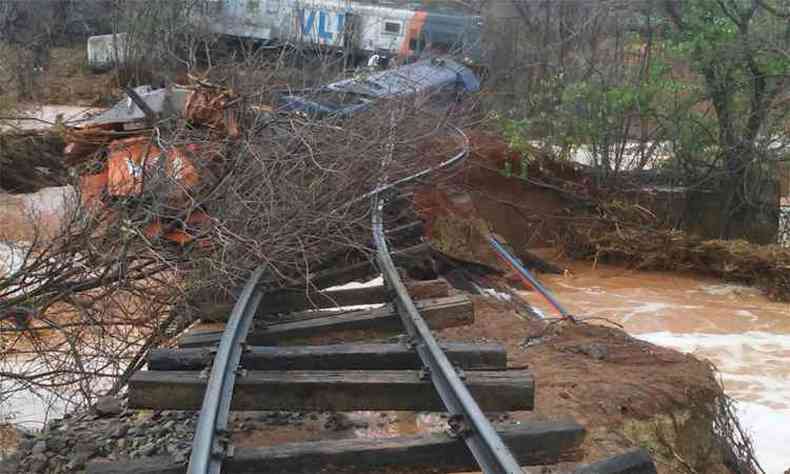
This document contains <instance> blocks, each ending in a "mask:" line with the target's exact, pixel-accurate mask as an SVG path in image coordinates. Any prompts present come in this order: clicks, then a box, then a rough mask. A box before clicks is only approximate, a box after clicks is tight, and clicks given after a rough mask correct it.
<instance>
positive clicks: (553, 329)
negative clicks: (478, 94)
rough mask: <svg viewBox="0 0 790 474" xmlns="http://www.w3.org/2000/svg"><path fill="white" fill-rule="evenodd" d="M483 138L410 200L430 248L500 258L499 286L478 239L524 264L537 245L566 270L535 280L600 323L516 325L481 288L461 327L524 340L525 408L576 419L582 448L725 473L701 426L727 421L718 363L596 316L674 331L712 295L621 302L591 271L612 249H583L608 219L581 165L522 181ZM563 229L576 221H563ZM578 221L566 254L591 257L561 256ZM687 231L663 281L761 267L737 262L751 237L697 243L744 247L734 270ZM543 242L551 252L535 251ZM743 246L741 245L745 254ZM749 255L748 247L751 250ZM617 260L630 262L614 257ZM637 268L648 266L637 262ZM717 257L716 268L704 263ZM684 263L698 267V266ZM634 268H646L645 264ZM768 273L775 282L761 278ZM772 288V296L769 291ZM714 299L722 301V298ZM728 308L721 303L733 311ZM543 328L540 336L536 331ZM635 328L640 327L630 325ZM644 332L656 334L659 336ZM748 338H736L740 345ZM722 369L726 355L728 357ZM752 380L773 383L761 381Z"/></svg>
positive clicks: (708, 430)
mask: <svg viewBox="0 0 790 474" xmlns="http://www.w3.org/2000/svg"><path fill="white" fill-rule="evenodd" d="M490 138H491V137H486V136H477V137H475V141H476V142H477V143H478V146H476V148H475V150H476V153H475V156H473V159H472V160H470V163H469V165H468V167H467V168H466V169H465V170H464V172H463V173H460V174H459V175H457V176H456V177H455V178H454V179H453V180H452V181H450V182H445V183H443V186H439V187H436V186H433V187H431V188H428V189H424V190H422V191H421V192H419V193H418V194H417V201H418V204H419V206H420V207H421V209H422V213H423V216H424V217H425V219H426V220H427V229H428V232H429V234H430V236H431V238H432V241H433V242H434V244H435V246H436V247H437V248H438V249H440V250H442V251H443V252H445V253H447V254H449V255H450V256H452V257H454V258H456V259H459V260H464V261H471V262H475V263H482V264H485V265H489V266H492V267H495V268H500V269H501V270H502V272H503V275H502V277H495V276H489V277H488V279H489V281H490V282H491V283H492V284H494V283H498V284H499V285H500V287H503V286H504V287H507V286H508V285H509V286H511V287H514V288H517V289H524V288H523V286H521V285H522V282H521V281H519V279H518V278H516V277H515V275H513V274H511V273H508V271H507V269H504V268H502V267H501V265H500V262H499V261H498V260H497V258H496V256H495V255H494V254H493V252H491V250H490V248H489V245H488V243H487V242H486V239H485V236H486V233H487V232H489V231H490V232H494V233H496V234H498V235H500V236H501V237H502V238H503V239H504V240H506V241H507V242H508V243H509V244H510V246H511V248H512V250H513V251H514V252H515V253H516V254H517V255H519V256H520V257H521V258H522V260H524V261H527V262H529V261H533V262H535V260H534V257H535V254H538V255H542V256H548V257H549V260H550V261H551V263H557V264H558V265H557V266H558V267H559V268H560V269H561V270H565V274H564V275H562V274H560V275H543V276H542V277H541V278H542V279H543V280H544V281H545V282H546V283H547V284H548V285H549V287H550V288H552V289H555V290H556V291H559V292H560V294H559V296H560V299H561V300H562V301H563V302H564V303H565V304H566V305H568V306H570V307H571V310H572V311H573V313H574V314H577V315H579V316H582V317H590V316H593V317H594V318H595V319H590V320H589V322H590V323H592V324H599V326H581V327H575V326H573V325H571V324H569V323H562V324H561V325H549V326H548V329H546V326H544V325H545V323H537V322H530V323H529V324H528V325H526V326H520V325H519V324H516V323H515V322H514V320H515V319H517V316H516V314H515V313H514V311H513V307H510V308H509V307H507V305H505V306H503V305H504V303H502V302H499V303H497V302H495V301H494V300H491V299H486V300H481V301H480V302H479V304H481V305H484V306H485V305H489V306H491V307H492V308H494V309H491V311H489V312H490V313H492V314H491V315H489V316H488V317H486V318H479V319H478V322H477V323H476V326H475V328H474V329H472V331H470V334H471V336H470V337H483V338H491V339H495V340H509V341H511V342H510V343H511V344H514V345H515V346H523V345H524V341H525V340H529V342H528V348H526V349H525V350H522V351H521V352H519V351H517V350H513V351H512V353H513V354H522V356H523V358H521V359H520V360H521V363H523V364H528V365H529V366H530V368H531V369H532V370H533V371H534V372H535V376H536V380H538V383H541V381H542V382H543V383H542V384H541V385H540V389H539V390H538V393H539V395H538V402H537V403H538V410H537V414H538V416H540V415H545V414H547V415H557V414H558V413H560V412H562V411H566V412H568V413H571V414H573V415H574V416H576V417H577V418H578V419H579V420H580V421H581V422H582V423H584V424H586V425H587V427H588V430H589V433H590V435H589V436H588V439H587V442H586V448H587V456H595V455H600V454H602V453H612V452H613V451H615V452H616V451H618V450H622V449H624V448H625V447H627V446H633V445H641V446H645V447H648V448H649V449H650V450H651V452H653V454H654V455H655V456H656V458H657V461H658V464H659V469H660V470H661V471H663V472H728V471H727V470H726V468H724V467H723V464H722V462H723V460H724V457H725V456H727V455H728V454H727V450H726V449H721V445H720V444H718V443H719V441H720V440H718V439H716V437H715V436H713V433H714V431H713V428H714V421H725V422H726V423H738V420H737V418H733V417H732V416H731V413H730V414H727V413H724V411H726V409H727V407H726V406H724V405H717V404H716V403H715V401H716V400H721V401H723V400H727V398H725V397H721V395H722V394H723V392H722V389H721V388H720V387H719V385H718V384H717V383H716V378H717V377H718V375H717V374H716V373H715V372H714V369H713V368H712V367H711V366H710V365H709V364H708V362H707V360H702V359H698V358H695V357H692V356H688V355H684V354H682V353H680V352H677V351H676V350H673V349H669V348H660V347H658V346H652V345H648V344H646V343H645V342H644V341H640V340H637V339H634V338H633V337H631V336H629V335H628V334H626V333H625V332H623V331H621V330H619V329H612V328H604V327H602V326H600V324H603V325H609V323H608V322H606V321H605V319H609V320H613V321H615V322H616V323H623V324H625V327H626V329H627V330H628V331H629V332H630V331H631V329H632V328H631V327H630V326H629V324H627V323H628V321H624V320H623V318H624V317H625V319H626V320H628V319H629V317H628V315H632V313H633V314H637V313H638V315H639V316H638V318H633V319H634V320H638V321H640V322H641V323H644V322H645V321H650V323H648V324H650V325H651V327H652V328H653V329H652V331H653V332H654V333H655V332H660V331H661V329H656V328H657V327H659V328H660V327H663V330H664V331H665V332H668V331H671V330H672V329H671V324H667V323H668V322H669V321H676V320H677V321H679V320H680V319H682V320H683V321H684V331H686V334H687V336H688V337H692V338H693V337H695V335H696V334H697V333H696V332H695V331H704V330H706V329H709V326H710V323H711V322H710V321H709V320H708V319H709V318H706V317H705V316H704V315H705V311H706V310H707V309H709V308H708V306H709V305H708V306H706V305H707V303H711V302H710V301H708V302H707V303H705V302H701V301H697V302H698V303H699V305H697V306H695V311H689V310H681V311H679V312H678V308H677V307H675V306H673V308H674V310H673V311H674V312H673V311H669V312H670V313H672V314H675V313H677V314H676V317H675V318H674V319H672V318H670V319H667V314H665V312H662V311H661V310H662V309H663V308H664V307H665V305H663V304H659V305H651V301H652V300H650V301H648V300H644V298H642V299H640V297H639V296H638V295H637V296H636V297H634V298H630V299H628V298H625V299H624V300H623V301H620V299H622V298H621V297H623V296H624V295H623V294H621V293H623V292H622V291H619V290H618V288H616V287H612V288H609V287H607V286H606V282H604V283H600V284H598V285H596V284H595V282H594V280H595V279H596V278H599V277H601V275H600V272H598V271H596V257H598V260H600V261H605V259H606V257H614V256H615V254H614V252H613V251H611V250H609V251H607V249H606V248H605V247H602V248H601V249H599V250H600V252H598V253H597V254H596V253H590V252H588V251H587V250H589V248H595V242H597V241H596V240H595V239H597V238H598V236H600V235H603V234H596V231H603V232H604V233H606V232H608V229H609V227H608V224H610V223H605V224H607V225H604V226H603V227H602V226H600V225H599V221H600V220H601V219H602V217H601V214H600V207H596V205H595V203H596V202H598V200H599V199H600V196H598V195H595V194H594V193H595V190H594V188H592V187H591V185H590V183H589V182H588V181H586V180H585V178H584V177H583V176H581V175H580V174H578V173H577V172H575V171H574V170H573V169H569V168H566V167H564V166H563V165H556V164H555V165H551V164H550V165H549V168H545V167H542V166H541V165H535V167H534V169H533V168H532V167H531V168H530V170H529V173H527V179H526V180H524V179H517V178H513V177H506V176H504V175H503V173H502V169H503V167H502V166H501V165H502V163H503V161H504V160H512V159H514V157H513V156H511V154H510V152H509V151H508V150H507V147H506V146H505V145H504V144H502V143H501V142H498V143H497V142H496V141H494V142H492V141H490ZM551 166H554V168H551ZM573 196H575V197H577V198H579V199H576V198H575V197H573ZM630 209H631V210H633V208H630ZM646 212H648V213H649V210H647V209H646ZM639 222H640V223H641V221H639ZM574 227H578V229H582V230H581V231H578V232H577V231H569V229H573V228H574ZM580 232H581V233H583V234H584V235H586V236H587V237H588V239H587V240H586V241H585V242H584V244H585V245H590V246H591V247H585V252H575V253H574V255H575V256H581V257H584V258H587V257H591V260H593V261H592V262H590V263H589V264H588V263H581V262H580V263H578V265H575V264H574V263H573V262H572V261H570V260H568V259H567V257H568V255H569V254H570V252H569V250H570V248H569V245H570V246H571V247H572V246H573V245H574V242H576V243H578V242H579V241H578V238H579V234H580ZM606 235H608V234H606ZM675 236H676V237H677V236H678V234H676V235H675ZM680 237H681V238H684V234H682V233H681V235H680ZM642 238H643V239H644V240H645V242H644V245H647V246H648V247H650V246H652V247H651V248H652V249H653V250H654V251H653V253H652V254H651V255H653V256H654V257H655V256H656V255H658V256H660V255H661V252H662V250H661V249H662V248H663V247H672V241H671V240H666V239H663V234H662V235H660V236H658V237H657V239H658V240H660V244H656V239H653V240H651V239H646V238H644V237H642ZM685 238H686V242H687V243H689V242H691V244H689V245H685V246H684V245H681V246H679V248H678V249H677V251H676V252H675V253H672V254H669V255H670V257H671V256H673V255H674V256H677V255H680V256H681V257H682V258H679V259H678V260H677V264H676V265H674V266H669V267H667V266H664V267H661V266H659V267H658V268H670V269H671V270H678V269H682V270H684V273H682V274H680V273H668V272H664V273H663V274H660V275H661V278H663V280H662V281H665V282H672V281H673V279H674V278H676V277H677V278H683V279H685V280H684V283H680V284H682V285H685V287H684V288H685V289H684V291H685V290H688V291H692V290H693V289H694V288H695V287H696V286H705V284H706V283H707V284H710V281H711V278H710V277H709V276H710V275H715V276H718V277H720V278H724V279H728V280H736V281H746V282H749V283H758V281H757V280H756V279H755V278H753V276H754V275H756V274H757V273H759V272H758V271H757V270H754V268H755V267H749V266H748V264H749V263H748V262H751V263H754V262H756V261H760V259H762V254H770V253H771V252H774V251H775V250H776V249H775V248H770V249H767V250H766V249H765V248H758V247H755V248H754V249H751V250H754V252H751V254H750V255H747V256H746V257H743V254H742V253H738V252H741V251H742V250H743V249H744V248H745V246H744V244H742V243H734V244H730V243H721V242H714V243H708V244H705V245H707V248H716V249H734V250H735V254H736V258H746V259H747V263H744V264H743V265H742V266H740V267H738V266H737V265H736V267H735V268H733V267H732V266H731V264H732V258H730V257H731V255H730V254H725V253H721V252H719V253H713V254H708V256H709V257H710V258H705V256H700V255H699V254H698V253H695V251H693V250H691V251H689V250H688V249H689V247H690V246H691V245H692V244H693V242H695V241H693V240H692V239H688V238H687V236H685ZM662 246H663V247H662ZM547 248H552V250H551V251H548V252H547V251H546V249H547ZM749 250H750V249H746V251H747V252H748V251H749ZM752 256H756V258H753V259H752V258H751V257H752ZM613 260H617V259H614V258H613ZM623 260H625V261H626V262H628V263H636V264H639V263H640V262H635V261H633V260H628V259H620V261H623ZM670 260H671V258H669V259H664V260H660V259H656V258H653V260H652V261H654V262H655V261H658V262H661V261H663V262H668V261H670ZM762 261H764V259H763V260H762ZM600 265H601V264H598V266H600ZM758 265H760V264H759V263H758ZM576 266H582V267H585V268H586V267H591V268H592V270H591V271H592V273H594V275H593V274H589V273H590V272H587V274H585V275H586V276H585V277H584V278H582V279H580V280H579V281H576V279H575V275H574V272H575V271H576ZM780 266H781V264H779V265H776V266H774V267H773V269H772V271H773V273H774V274H775V275H776V278H773V279H767V280H766V279H763V280H761V281H767V282H768V285H767V286H765V285H764V287H772V288H780V289H781V288H782V285H784V283H783V282H784V280H783V278H785V277H783V276H782V272H781V271H780V270H781V269H780V268H779V267H780ZM647 267H648V268H651V267H650V266H649V265H648V266H647ZM606 268H609V269H610V270H611V271H615V272H617V273H624V272H625V273H628V277H626V279H628V280H629V281H630V282H631V283H633V284H632V285H630V286H629V288H637V289H638V287H639V286H640V283H639V281H640V280H639V278H640V275H641V274H642V273H640V271H639V270H636V269H633V270H629V269H628V268H626V267H606ZM717 268H718V269H726V270H727V271H726V272H724V271H716V269H717ZM741 270H743V271H741ZM611 271H610V273H611ZM690 272H696V273H697V276H695V275H694V274H693V273H691V274H690ZM700 274H702V275H707V276H701V275H700ZM645 275H647V274H645ZM651 275H652V274H651ZM681 275H682V277H681ZM604 277H605V275H604ZM645 278H648V279H650V278H652V279H655V278H654V277H647V276H645ZM687 280H688V281H687ZM697 280H699V281H697ZM703 280H705V281H703ZM712 281H715V280H712ZM772 282H776V284H774V285H773V286H771V285H772ZM568 285H570V286H574V285H576V286H579V285H582V286H584V291H582V290H581V289H578V288H577V289H576V290H577V291H576V292H575V293H569V292H567V291H565V292H563V290H566V289H567V288H565V287H566V286H568ZM492 286H496V285H492ZM653 286H655V288H651V291H653V293H658V294H661V287H660V286H658V285H653ZM634 291H636V290H634ZM755 291H758V290H755ZM587 292H592V293H595V295H596V296H600V298H598V299H596V298H592V299H590V298H586V299H585V298H583V297H582V293H585V294H586V293H587ZM516 294H517V295H521V296H522V297H524V298H525V299H526V300H527V301H528V302H529V303H530V304H532V305H533V306H536V307H537V308H538V309H539V310H542V312H543V313H545V314H553V312H552V311H551V310H550V309H548V308H549V307H548V305H546V304H545V303H544V302H543V301H542V300H540V298H539V297H538V296H537V295H536V294H535V293H534V292H516ZM640 294H641V293H640ZM773 295H774V296H776V293H774V294H773ZM654 296H655V295H654ZM683 297H685V298H689V297H692V298H693V296H691V294H688V295H686V296H683V295H674V294H673V295H668V296H667V298H670V299H671V298H676V299H677V298H683ZM618 298H619V299H618ZM713 298H714V299H715V296H714V297H713ZM760 298H762V299H763V300H765V301H763V302H762V303H760V304H762V305H777V303H770V302H768V301H767V300H766V299H765V298H764V297H762V296H760ZM615 300H616V301H615ZM632 300H633V301H632ZM667 304H668V303H667ZM711 304H712V303H711ZM722 304H725V305H726V302H722ZM730 306H731V305H730ZM758 306H759V305H758ZM667 308H669V306H667ZM714 309H715V308H714ZM483 311H484V312H485V310H483ZM743 311H747V309H743ZM734 312H735V310H734V309H733V311H731V313H734ZM767 313H770V314H768V316H770V317H776V316H777V315H778V314H781V313H782V311H779V312H778V313H776V314H774V312H771V311H767ZM785 313H786V312H785ZM695 314H697V317H695V316H694V315H695ZM632 316H633V315H632ZM785 316H787V314H785ZM486 321H489V322H486ZM493 321H495V322H493ZM481 325H483V326H481ZM662 325H663V326H662ZM610 326H611V325H610ZM742 326H743V325H740V326H739V327H740V330H742V331H748V330H749V329H748V327H746V328H744V327H742ZM528 327H529V328H531V329H528ZM530 331H531V332H530ZM544 331H546V334H547V335H548V337H545V338H540V337H537V336H538V335H539V334H541V333H543V332H544ZM636 332H637V333H639V332H645V331H640V330H638V329H636ZM637 337H638V336H637ZM646 337H647V336H646ZM653 339H654V340H656V341H662V340H669V339H671V338H667V337H664V338H663V339H662V338H660V337H657V338H653ZM515 346H514V347H515ZM670 346H674V347H676V348H677V349H681V350H684V352H691V351H688V350H685V349H688V347H686V346H688V344H685V346H684V347H681V346H678V345H676V344H670ZM749 350H750V349H749V348H748V347H745V346H744V351H746V352H748V351H749ZM717 355H719V354H710V353H704V356H705V357H712V358H713V359H714V360H716V361H721V360H722V359H721V358H719V357H717ZM516 360H519V359H514V362H513V363H517V362H515V361H516ZM744 364H746V365H747V366H748V365H749V361H748V359H745V360H740V361H739V369H740V370H741V371H743V370H746V371H747V372H748V371H749V369H748V367H744ZM729 368H731V367H730V366H727V369H729ZM733 375H735V374H733V373H730V372H727V373H724V374H723V377H724V379H725V384H727V385H728V386H730V387H732V386H733V384H732V382H733V378H732V377H733ZM741 388H742V386H741ZM762 389H766V390H771V387H762V388H761V390H762ZM733 393H735V394H736V395H737V396H739V398H740V396H741V395H744V392H743V391H737V390H736V391H734V392H733ZM746 399H748V398H746ZM544 410H545V412H546V413H544ZM749 421H753V420H749ZM765 435H766V433H763V432H761V433H760V436H761V439H759V440H758V441H759V442H758V443H757V444H758V445H759V446H761V447H762V449H763V450H762V451H761V452H758V456H759V457H760V458H761V459H763V460H767V461H768V462H769V463H770V465H771V466H770V468H769V471H768V472H773V471H774V470H776V469H779V468H777V467H776V464H777V462H778V464H779V465H781V461H777V458H776V455H777V453H774V452H773V451H771V449H770V445H771V443H766V442H765V441H766V440H765V439H764V437H765ZM785 464H790V462H787V463H785ZM784 467H786V466H784ZM784 467H783V468H784ZM777 472H781V471H777Z"/></svg>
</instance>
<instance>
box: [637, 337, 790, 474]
mask: <svg viewBox="0 0 790 474" xmlns="http://www.w3.org/2000/svg"><path fill="white" fill-rule="evenodd" d="M636 337H637V338H639V339H642V340H645V341H648V342H651V343H653V344H656V345H661V346H666V347H671V348H674V349H677V350H679V351H682V352H688V353H694V354H697V355H700V356H704V357H707V358H709V359H711V360H712V361H713V362H714V363H716V365H717V366H718V368H719V371H720V372H721V375H722V379H723V382H724V385H725V388H726V389H727V393H729V394H730V395H731V396H732V397H733V398H735V399H736V400H738V415H739V416H738V417H739V419H740V421H741V423H742V424H743V426H744V427H745V428H746V429H747V430H748V431H749V432H750V434H751V435H752V437H753V441H754V446H755V451H756V454H757V458H758V459H759V461H760V463H761V464H762V465H763V468H765V470H766V473H767V474H782V473H784V471H785V469H787V468H788V467H790V450H788V446H790V377H787V361H788V354H790V334H773V333H768V332H762V331H747V332H744V333H742V334H707V333H687V334H678V333H672V332H668V331H662V332H654V333H646V334H638V335H636Z"/></svg>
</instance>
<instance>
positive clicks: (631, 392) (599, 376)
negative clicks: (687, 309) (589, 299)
mask: <svg viewBox="0 0 790 474" xmlns="http://www.w3.org/2000/svg"><path fill="white" fill-rule="evenodd" d="M472 299H473V301H474V304H475V322H474V324H472V325H471V326H466V327H461V328H451V329H445V330H443V331H441V332H440V338H441V339H444V340H454V341H468V342H483V341H496V342H499V343H502V344H503V345H504V346H505V348H506V349H507V352H508V366H509V367H512V368H524V367H526V368H528V369H529V370H530V371H531V372H532V374H533V376H534V377H535V384H536V397H535V411H534V412H518V413H516V414H515V415H514V419H516V420H523V421H527V420H530V419H558V418H563V417H572V418H573V419H575V420H576V421H577V422H579V423H581V424H582V425H583V426H584V427H585V428H586V430H587V433H588V434H587V438H586V440H585V443H584V445H583V448H584V451H585V455H584V459H583V461H584V462H592V461H595V460H598V459H602V458H605V457H607V456H611V455H614V454H617V453H619V452H622V451H626V450H628V449H630V448H634V447H639V446H638V445H637V441H636V440H630V439H628V434H627V433H626V432H625V431H624V429H623V427H624V423H625V422H627V421H633V420H651V419H653V418H655V417H660V416H666V415H669V414H672V413H680V412H682V411H683V410H684V409H688V408H689V407H691V406H693V405H694V403H695V401H696V400H698V399H699V398H700V397H701V398H703V399H709V398H710V397H711V396H713V395H714V394H716V393H719V388H718V386H717V384H716V382H715V379H714V376H713V372H712V370H711V367H710V366H709V365H708V364H707V363H705V362H703V361H700V360H698V359H696V358H695V357H693V356H690V355H684V354H681V353H679V352H677V351H674V350H672V349H667V348H663V347H659V346H655V345H652V344H650V343H647V342H644V341H639V340H637V339H634V338H632V337H631V336H629V335H628V334H626V333H625V332H623V331H621V330H620V329H616V328H611V327H604V326H597V325H587V324H579V325H575V324H573V323H569V322H567V323H566V322H562V323H557V324H552V325H548V326H547V325H546V323H544V322H541V321H536V320H525V319H524V318H523V317H521V316H520V315H519V314H518V313H516V312H515V311H514V310H513V309H512V308H511V306H510V304H508V303H504V302H500V301H498V300H495V299H492V298H486V297H479V296H475V297H472ZM528 339H529V340H532V342H531V344H530V345H529V346H528V347H525V345H524V343H525V341H526V340H528ZM658 467H659V472H666V473H670V472H675V471H673V470H672V469H671V468H670V467H669V466H661V465H660V464H659V466H658ZM707 472H717V470H711V471H707Z"/></svg>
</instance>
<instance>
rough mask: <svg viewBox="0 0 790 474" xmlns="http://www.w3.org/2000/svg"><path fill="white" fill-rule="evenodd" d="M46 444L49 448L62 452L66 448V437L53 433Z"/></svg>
mask: <svg viewBox="0 0 790 474" xmlns="http://www.w3.org/2000/svg"><path fill="white" fill-rule="evenodd" d="M46 444H47V449H48V450H50V451H56V452H60V451H63V450H64V449H66V438H63V437H61V436H54V435H51V436H50V437H49V438H47V440H46Z"/></svg>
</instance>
